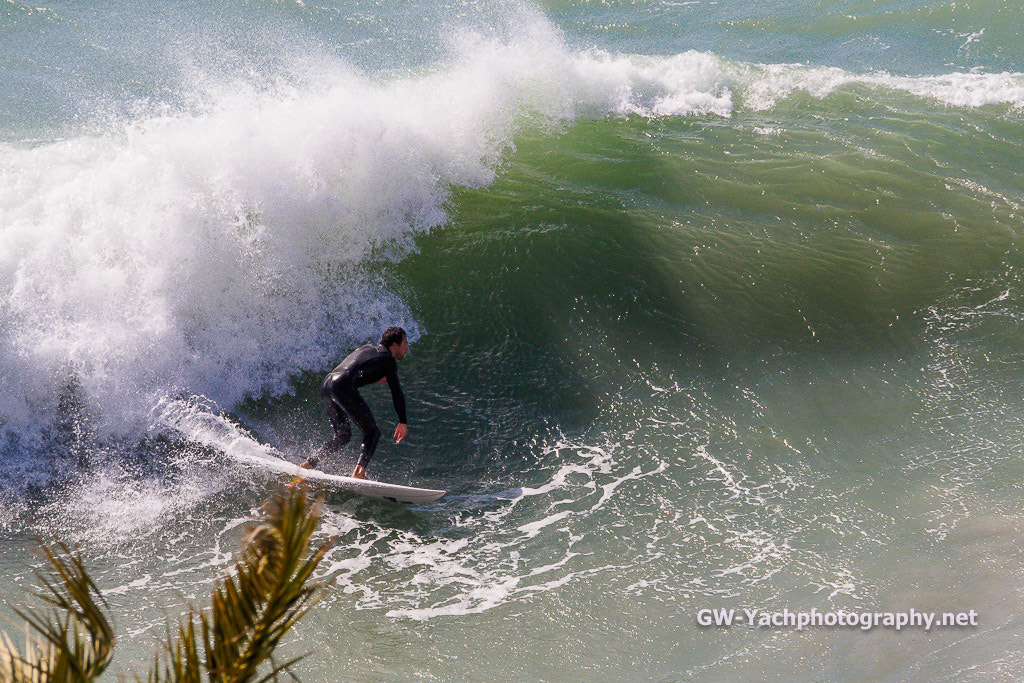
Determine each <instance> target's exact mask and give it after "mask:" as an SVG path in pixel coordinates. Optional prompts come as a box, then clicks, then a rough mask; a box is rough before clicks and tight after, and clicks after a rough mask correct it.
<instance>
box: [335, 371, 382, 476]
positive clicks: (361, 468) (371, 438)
mask: <svg viewBox="0 0 1024 683" xmlns="http://www.w3.org/2000/svg"><path fill="white" fill-rule="evenodd" d="M338 398H339V399H340V403H341V405H343V406H344V407H345V412H347V413H348V414H349V415H350V416H351V417H352V419H353V420H355V423H356V424H357V425H359V429H361V430H363V443H362V446H361V448H360V452H359V462H357V463H356V472H358V473H359V474H364V473H365V471H366V466H367V465H369V464H370V458H372V457H373V452H374V451H375V450H376V449H377V442H378V441H380V429H378V428H377V422H376V421H375V420H374V419H373V413H371V412H370V406H368V405H366V401H364V400H363V397H362V396H360V395H359V392H357V391H355V390H352V391H350V392H348V391H347V392H344V393H341V394H339V395H338Z"/></svg>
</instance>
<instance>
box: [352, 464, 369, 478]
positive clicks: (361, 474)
mask: <svg viewBox="0 0 1024 683" xmlns="http://www.w3.org/2000/svg"><path fill="white" fill-rule="evenodd" d="M352 478H353V479H366V468H365V467H359V466H358V465H357V466H356V468H355V469H354V470H352Z"/></svg>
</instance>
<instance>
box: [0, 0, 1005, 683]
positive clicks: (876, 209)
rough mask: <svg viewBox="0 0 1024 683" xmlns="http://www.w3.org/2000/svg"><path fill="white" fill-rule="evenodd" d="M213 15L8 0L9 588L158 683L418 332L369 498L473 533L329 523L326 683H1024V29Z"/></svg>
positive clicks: (826, 18)
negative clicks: (108, 642)
mask: <svg viewBox="0 0 1024 683" xmlns="http://www.w3.org/2000/svg"><path fill="white" fill-rule="evenodd" d="M208 5H209V4H208V3H188V2H185V3H173V4H166V5H160V4H152V3H151V4H150V5H147V7H145V8H139V7H132V8H130V10H129V9H126V7H125V6H123V5H119V4H118V3H110V4H108V5H104V7H98V8H92V9H88V10H87V9H84V8H73V7H55V8H48V7H36V6H29V5H26V4H24V3H20V2H15V1H13V0H6V2H4V3H3V4H0V33H3V35H4V36H5V40H4V41H3V45H0V63H4V64H9V65H10V67H9V70H8V71H5V75H6V74H8V73H9V74H10V78H4V79H0V80H2V82H0V544H3V546H4V548H5V550H7V549H9V550H10V551H11V552H10V553H9V554H5V556H4V558H3V559H2V560H0V561H2V562H8V559H7V558H8V557H11V558H14V559H11V560H10V562H12V563H16V562H17V561H20V559H22V558H28V557H30V555H29V549H30V547H31V542H30V540H29V537H30V536H32V535H33V534H35V535H42V536H49V535H52V534H58V535H60V536H61V537H63V538H66V539H68V540H71V541H74V542H77V543H78V544H80V545H81V546H82V547H83V548H86V549H87V552H88V554H89V557H88V559H89V560H90V561H91V562H92V563H93V565H94V566H95V567H96V573H97V576H98V577H99V580H100V585H101V587H103V588H104V589H105V591H106V593H107V595H108V597H109V598H110V599H111V604H112V606H113V608H114V610H115V611H116V613H117V614H118V615H120V617H121V618H120V620H119V624H120V625H119V628H121V629H122V631H123V633H119V637H121V643H122V647H123V648H124V649H125V651H126V652H127V654H126V655H125V657H126V659H125V660H124V661H126V662H133V661H134V662H140V663H141V664H145V663H146V662H148V661H149V658H150V649H149V648H150V645H151V640H150V635H151V634H152V633H154V632H159V631H160V630H161V629H160V626H161V624H162V623H163V618H164V615H165V614H173V613H176V611H177V609H178V608H179V607H180V602H181V597H182V596H183V595H184V596H186V597H187V598H188V599H192V600H199V599H200V596H201V595H202V594H203V593H204V592H205V591H206V589H207V588H208V583H207V582H208V573H209V572H215V571H217V570H219V569H220V568H222V567H224V566H225V564H226V563H227V562H228V558H229V556H230V550H231V548H233V547H235V543H236V541H237V539H238V536H239V534H240V529H241V528H242V525H243V524H244V522H245V521H246V520H247V519H249V518H251V516H252V514H253V512H254V510H255V508H256V507H257V506H258V505H259V503H260V501H261V500H262V499H263V498H264V496H265V494H266V491H267V490H268V489H269V488H270V487H271V486H273V485H274V484H275V483H276V482H275V480H274V477H273V476H272V475H270V474H268V473H261V472H259V471H257V470H253V469H249V468H246V467H244V466H242V465H240V464H239V463H238V462H236V460H235V459H233V457H232V454H234V453H238V452H240V451H242V452H255V453H260V454H264V455H280V456H283V457H289V458H292V459H296V458H298V457H301V456H303V455H304V454H306V453H308V452H309V450H310V449H311V448H313V447H315V446H316V445H317V444H318V443H319V441H320V440H321V439H323V438H325V437H326V435H327V424H326V421H325V420H324V419H323V417H322V416H321V415H320V406H319V400H318V383H319V380H320V377H321V374H322V373H323V372H324V371H326V370H327V369H328V368H330V367H331V366H333V365H334V364H335V363H337V362H338V360H339V359H340V357H342V356H343V355H344V354H345V353H346V352H347V351H348V350H350V349H351V348H352V347H353V346H355V345H357V344H360V343H363V342H364V341H367V340H370V339H375V338H376V337H378V335H379V334H380V332H381V330H382V329H383V328H385V327H387V326H389V325H393V324H400V325H403V326H404V327H406V329H408V330H409V331H410V332H411V336H412V341H413V344H412V353H411V354H410V356H409V358H407V359H406V360H404V361H403V363H402V365H401V375H402V382H403V387H404V388H405V391H406V395H407V398H408V400H409V406H410V423H411V424H410V437H409V441H408V443H407V444H406V445H405V446H403V447H401V448H397V447H393V446H392V445H391V444H383V445H382V446H381V449H380V451H379V455H378V456H377V459H376V460H375V462H374V464H373V467H374V470H375V471H374V474H375V475H377V476H380V477H381V478H383V479H387V480H390V481H395V482H397V483H411V484H417V485H423V486H436V487H440V488H446V489H448V490H449V491H450V493H449V495H448V496H446V497H445V498H444V499H443V500H442V501H441V502H440V503H438V504H437V505H433V506H427V507H424V508H420V509H416V510H412V511H408V510H395V509H392V508H389V507H381V505H380V504H379V503H374V502H370V501H364V500H358V499H344V498H340V499H339V498H335V499H331V500H329V501H328V503H329V506H328V509H327V513H326V517H325V524H324V528H323V530H322V531H323V533H324V534H325V535H332V536H335V537H337V539H338V542H337V543H336V545H335V546H334V548H333V549H332V551H331V553H330V555H329V556H328V559H327V562H326V564H325V568H324V574H325V576H328V577H330V578H332V579H334V580H335V581H336V584H337V586H338V589H337V590H336V591H334V592H332V593H331V594H330V596H329V598H328V599H327V600H326V601H325V602H324V604H323V605H322V612H317V613H314V614H313V615H310V619H309V621H308V622H303V624H302V626H301V627H300V629H299V631H298V638H299V639H302V640H309V641H310V642H315V643H316V644H317V647H319V646H321V645H323V646H324V648H325V651H326V653H327V654H325V655H324V656H323V657H322V658H317V657H312V658H310V660H308V662H307V664H308V666H309V667H310V669H309V671H310V672H312V675H311V676H309V677H310V678H314V679H318V680H337V679H338V678H339V677H344V676H357V677H360V678H367V679H373V677H374V676H378V677H380V678H381V679H385V678H387V679H394V678H399V679H406V678H411V677H414V676H422V677H426V678H435V679H441V680H450V679H452V678H465V679H473V678H474V677H479V672H480V671H484V670H486V671H488V672H497V675H496V676H493V677H508V678H528V679H552V680H567V679H572V680H577V679H584V680H618V679H632V678H636V677H638V676H639V677H643V678H645V679H659V680H661V679H664V680H669V679H672V678H673V677H679V676H682V677H686V678H697V679H702V678H706V679H720V678H736V679H745V678H756V677H763V676H764V672H765V671H771V672H773V673H778V675H779V676H780V677H781V676H782V675H791V674H792V673H793V671H794V667H793V662H795V661H800V662H805V663H809V664H808V666H809V667H810V668H809V669H807V670H808V671H809V672H810V673H808V674H806V677H807V678H808V679H821V678H835V677H837V675H839V674H837V673H836V672H843V673H846V674H848V675H850V676H851V677H858V676H859V677H869V676H871V675H873V673H872V672H873V671H874V670H873V669H872V670H868V669H866V668H864V667H865V666H866V665H865V664H863V662H872V663H873V662H876V661H879V660H881V661H883V662H884V664H883V665H884V666H886V667H888V668H887V670H889V669H891V670H894V671H899V672H900V673H901V675H902V676H903V677H912V676H913V677H916V676H917V675H923V677H926V678H958V677H960V676H961V675H962V674H964V673H965V672H967V673H971V672H974V673H973V674H972V675H977V673H976V672H978V671H985V672H989V671H992V672H995V671H998V672H999V673H1001V674H1003V675H1004V677H1005V676H1007V675H1009V676H1011V677H1018V678H1019V677H1020V674H1024V671H1021V669H1020V662H1021V661H1024V660H1022V659H1021V657H1020V656H1019V655H1020V645H1019V642H1020V639H1019V624H1018V623H1017V621H1016V616H1015V614H1013V611H1012V610H1009V609H1007V607H1006V602H1005V599H1004V596H1005V595H1006V594H1012V593H1013V592H1014V591H1019V586H1020V585H1021V580H1022V578H1024V577H1022V576H1021V572H1020V566H1021V562H1020V561H1019V560H1020V558H1019V557H1018V556H1017V555H1018V554H1019V553H1016V551H1013V550H1007V549H1013V548H1019V547H1021V544H1020V541H1021V540H1024V539H1021V538H1020V532H1019V529H1020V528H1021V519H1020V513H1019V509H1020V506H1019V500H1020V497H1021V495H1022V493H1024V491H1022V487H1021V484H1020V483H1019V482H1021V481H1024V477H1022V476H1021V475H1024V471H1021V465H1020V458H1019V452H1018V451H1019V443H1020V439H1019V436H1018V435H1019V432H1020V428H1021V425H1024V408H1022V406H1021V404H1020V401H1019V375H1020V370H1021V368H1022V367H1024V362H1022V359H1024V336H1022V335H1021V333H1020V331H1019V329H1018V328H1019V321H1020V320H1021V319H1022V317H1024V308H1022V305H1021V303H1020V302H1021V301H1024V280H1022V276H1021V274H1022V273H1024V249H1022V247H1024V244H1022V235H1024V231H1022V229H1021V228H1022V222H1021V221H1022V216H1024V214H1022V206H1024V184H1022V181H1021V176H1020V159H1021V158H1024V53H1022V52H1021V50H1022V49H1024V48H1022V47H1021V46H1024V41H1021V40H1017V38H1016V37H1017V34H1018V32H1019V28H1017V27H1019V26H1021V25H1024V22H1016V23H1014V21H1010V20H1011V19H1014V18H1016V17H1017V14H1019V12H1018V10H1017V9H1015V8H1011V7H1007V6H1006V4H1005V3H985V2H982V3H971V5H970V7H965V6H962V4H957V5H956V6H954V5H953V4H941V3H940V4H935V3H931V4H929V3H925V2H917V3H915V2H909V3H901V4H900V6H899V7H898V8H896V7H878V8H874V7H871V8H866V7H864V6H862V5H861V4H859V3H845V2H835V3H831V4H829V6H828V8H827V9H828V11H827V12H823V6H822V4H821V3H820V2H814V3H802V2H800V3H790V4H788V5H787V6H786V7H773V8H766V7H763V6H761V5H758V4H757V3H740V4H738V5H737V4H736V3H706V4H704V3H689V2H684V3H678V2H673V3H667V2H666V3H661V2H648V3H632V2H629V3H614V2H612V3H601V4H600V6H598V5H596V4H594V3H545V4H541V5H538V6H534V5H527V4H523V3H518V2H458V3H455V2H453V3H449V4H444V3H436V2H423V3H415V2H413V3H403V4H402V5H401V7H397V6H396V7H382V6H381V5H380V3H371V2H354V3H331V2H313V1H303V2H269V1H268V2H259V3H252V2H242V1H241V0H239V2H231V1H230V0H229V1H228V2H224V3H218V4H217V5H216V6H208ZM1015 13H1016V14H1015ZM8 38H9V39H8ZM44 42H45V47H46V49H43V48H44V45H43V43H44ZM365 393H366V395H367V397H368V400H369V401H370V403H371V405H372V407H373V410H374V412H375V414H376V415H377V417H378V420H379V421H380V422H381V425H382V429H383V431H384V432H385V433H387V432H388V431H389V428H390V425H391V422H392V420H393V417H392V415H391V407H390V402H389V400H388V397H387V395H386V393H387V392H386V391H385V392H379V391H377V390H374V389H373V388H368V389H367V390H366V392H365ZM353 459H354V453H353V452H351V451H346V452H345V453H344V454H342V455H341V456H338V457H336V458H334V459H328V460H327V461H326V462H325V464H324V467H325V468H330V469H331V470H332V471H340V470H342V469H346V468H348V467H350V466H351V464H352V460H353ZM27 562H30V560H25V562H24V563H23V564H25V563H27ZM3 566H4V568H5V570H6V569H7V568H8V567H11V569H10V572H9V573H10V574H11V576H14V577H15V578H16V579H17V580H23V579H25V578H26V577H27V571H26V570H24V569H23V568H18V567H14V566H13V565H9V564H4V565H3ZM19 566H20V565H19ZM922 576H925V577H927V578H928V582H929V583H928V585H929V586H937V587H938V588H934V590H932V589H929V590H928V591H925V589H923V588H921V586H922V585H923V584H922V583H921V581H922V579H921V577H922ZM17 580H16V581H12V582H11V585H12V586H13V585H17ZM11 590H12V591H13V590H14V589H13V588H12V589H11ZM965 596H970V598H971V599H972V600H975V602H973V603H970V604H968V603H967V602H966V598H965ZM17 597H18V596H17V595H15V594H14V593H0V601H6V600H8V599H11V600H15V599H17ZM743 602H746V606H748V607H753V608H763V609H768V608H772V609H780V610H781V609H782V608H785V607H788V608H790V609H796V608H801V607H803V608H806V609H810V608H812V607H814V608H817V609H819V610H826V609H849V610H857V611H894V610H901V609H909V608H911V607H913V608H915V609H919V610H921V609H935V610H939V611H941V610H944V609H953V610H957V611H960V610H963V611H966V610H967V609H976V610H978V611H981V612H983V613H984V615H985V619H986V620H987V623H988V624H990V625H991V630H987V631H984V632H979V633H978V635H979V637H978V638H976V639H972V638H966V639H965V638H963V635H964V634H963V633H962V632H960V633H953V632H945V633H940V634H937V635H936V634H932V635H930V636H929V637H928V638H917V639H912V638H907V639H904V640H901V643H903V645H905V646H906V647H905V648H902V647H901V651H900V653H899V655H898V657H897V656H896V655H889V654H888V653H889V652H892V649H891V647H890V645H891V641H889V640H887V638H889V637H890V636H891V635H892V634H887V633H882V632H877V633H871V634H863V637H861V636H862V634H860V633H856V634H846V633H842V632H840V631H829V632H827V633H822V632H814V633H811V634H808V633H796V632H785V631H772V632H767V631H764V630H756V631H755V630H752V629H734V630H731V631H714V630H711V631H709V630H699V629H696V627H695V626H694V618H695V614H696V610H697V609H699V608H705V607H719V606H735V607H737V608H740V607H742V606H743V605H742V604H741V603H743ZM733 603H735V604H733ZM318 614H321V615H322V616H317V615H318ZM480 633H487V634H489V635H488V637H489V638H490V637H492V636H493V641H494V643H495V649H485V648H480V647H479V637H480V636H479V634H480ZM752 633H753V634H752ZM410 634H413V635H410ZM566 643H569V644H572V647H571V648H570V647H569V646H568V645H565V644H566ZM967 643H970V645H969V646H968V645H967ZM979 643H980V644H979ZM580 644H582V645H583V647H580ZM624 644H625V645H627V646H628V647H623V645H624ZM342 647H345V648H349V649H346V650H341V649H340V648H342ZM300 649H308V648H300ZM340 651H344V652H361V653H371V654H370V655H367V657H369V658H370V659H369V660H367V661H363V660H359V661H355V659H354V658H352V659H350V658H348V655H345V657H342V658H340V659H339V658H338V657H337V655H336V652H340ZM822 652H825V653H830V654H827V655H822ZM593 653H602V654H600V655H595V654H593ZM635 653H645V654H644V655H643V657H644V658H643V660H642V661H641V660H638V659H637V658H636V657H637V656H639V655H636V654H635ZM1007 653H1009V654H1007ZM890 656H891V657H892V659H889V657H890ZM353 657H354V656H353ZM409 662H417V663H418V664H417V666H418V667H421V668H418V669H416V670H415V671H413V670H411V669H410V668H409V666H410V664H409ZM746 662H755V663H756V664H749V665H748V664H746ZM872 666H874V664H872ZM752 667H755V668H752ZM639 671H643V673H642V674H639V673H637V672H639ZM353 672H355V673H353ZM680 672H686V673H685V674H683V673H680ZM904 672H905V673H904Z"/></svg>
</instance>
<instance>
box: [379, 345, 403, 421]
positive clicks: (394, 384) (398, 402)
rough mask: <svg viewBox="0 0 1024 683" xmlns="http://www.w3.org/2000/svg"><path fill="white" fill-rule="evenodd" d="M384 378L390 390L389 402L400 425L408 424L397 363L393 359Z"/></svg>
mask: <svg viewBox="0 0 1024 683" xmlns="http://www.w3.org/2000/svg"><path fill="white" fill-rule="evenodd" d="M384 377H386V378H387V380H388V387H390V388H391V401H392V403H394V404H395V412H396V413H398V421H399V422H400V423H402V424H408V423H407V422H406V415H405V394H403V393H402V385H401V384H399V383H398V363H397V362H395V360H394V359H392V360H391V362H390V363H389V364H388V369H387V372H386V373H385V374H384Z"/></svg>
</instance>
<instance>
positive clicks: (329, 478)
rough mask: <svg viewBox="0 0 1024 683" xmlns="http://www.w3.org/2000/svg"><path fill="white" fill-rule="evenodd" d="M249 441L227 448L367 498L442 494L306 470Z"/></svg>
mask: <svg viewBox="0 0 1024 683" xmlns="http://www.w3.org/2000/svg"><path fill="white" fill-rule="evenodd" d="M253 445H255V444H253V442H252V441H249V440H248V439H239V440H238V441H237V442H235V443H232V444H231V446H230V447H229V448H228V449H227V452H228V454H229V455H231V457H233V458H235V459H236V460H240V461H241V462H244V463H246V464H249V465H255V466H257V467H262V468H266V469H269V470H273V471H275V472H280V473H282V474H288V475H291V476H293V477H301V478H302V479H305V480H306V481H310V482H316V483H318V484H324V485H326V486H328V487H330V488H331V489H334V490H336V491H347V492H350V493H355V494H358V495H361V496H370V497H371V498H384V499H385V500H390V501H394V502H396V503H407V504H410V505H412V504H417V503H431V502H433V501H435V500H437V499H438V498H440V497H441V496H443V495H444V494H445V491H442V490H438V489H419V488H416V487H414V486H401V485H400V484H388V483H386V482H383V481H372V480H370V479H353V478H352V477H342V476H339V475H337V474H327V473H326V472H321V471H320V470H306V469H303V468H301V467H299V466H298V465H293V464H292V463H290V462H288V461H287V460H284V459H283V458H276V457H274V456H273V455H271V454H269V453H267V452H265V451H264V450H263V449H261V448H258V447H257V448H253V447H252V446H253Z"/></svg>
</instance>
